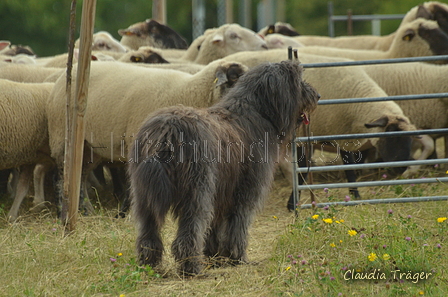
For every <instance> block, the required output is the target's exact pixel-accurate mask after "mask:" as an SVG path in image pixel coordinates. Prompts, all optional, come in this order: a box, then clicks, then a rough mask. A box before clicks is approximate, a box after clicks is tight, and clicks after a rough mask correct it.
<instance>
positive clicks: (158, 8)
mask: <svg viewBox="0 0 448 297" xmlns="http://www.w3.org/2000/svg"><path fill="white" fill-rule="evenodd" d="M152 18H153V19H154V20H156V21H158V22H159V23H161V24H166V2H165V0H153V1H152Z"/></svg>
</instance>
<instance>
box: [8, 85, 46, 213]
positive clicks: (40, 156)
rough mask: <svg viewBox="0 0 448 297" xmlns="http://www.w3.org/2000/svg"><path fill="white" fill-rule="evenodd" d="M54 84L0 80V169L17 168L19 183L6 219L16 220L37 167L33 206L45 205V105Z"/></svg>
mask: <svg viewBox="0 0 448 297" xmlns="http://www.w3.org/2000/svg"><path fill="white" fill-rule="evenodd" d="M53 85H54V84H53V83H38V84H29V83H18V82H13V81H10V80H4V79H1V80H0V89H1V90H2V91H1V92H0V103H1V106H2V108H0V170H3V169H8V168H20V176H19V182H18V186H17V191H16V193H15V197H14V202H13V205H12V207H11V209H10V211H9V213H8V219H9V220H10V221H14V220H16V219H17V216H18V211H19V207H20V204H21V203H22V200H23V198H24V197H25V195H26V194H27V192H28V188H29V184H30V182H31V178H32V176H33V169H34V167H35V165H36V164H41V166H39V168H37V169H36V170H37V172H36V174H35V180H34V186H35V196H34V205H35V206H37V207H39V206H40V207H41V206H42V203H43V202H44V198H45V197H44V195H43V186H44V185H43V177H44V176H45V172H46V171H47V170H49V169H50V168H51V167H52V165H53V161H52V159H51V158H50V151H49V146H48V130H47V118H46V114H45V106H46V103H47V100H48V96H49V94H50V91H51V90H52V88H53Z"/></svg>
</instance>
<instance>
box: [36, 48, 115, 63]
mask: <svg viewBox="0 0 448 297" xmlns="http://www.w3.org/2000/svg"><path fill="white" fill-rule="evenodd" d="M78 55H79V50H78V49H74V52H73V63H76V62H77V61H78ZM122 56H123V53H116V52H112V51H107V52H104V51H94V52H92V61H116V59H119V58H121V57H122ZM115 57H116V58H115ZM67 61H68V53H64V54H59V55H56V56H53V57H46V58H40V59H38V60H37V65H40V66H43V67H56V68H57V67H59V68H66V67H67Z"/></svg>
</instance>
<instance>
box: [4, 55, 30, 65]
mask: <svg viewBox="0 0 448 297" xmlns="http://www.w3.org/2000/svg"><path fill="white" fill-rule="evenodd" d="M0 61H1V62H6V63H13V64H36V56H29V55H27V54H17V55H15V56H8V55H0Z"/></svg>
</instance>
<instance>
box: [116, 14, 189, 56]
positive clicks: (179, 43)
mask: <svg viewBox="0 0 448 297" xmlns="http://www.w3.org/2000/svg"><path fill="white" fill-rule="evenodd" d="M118 34H120V35H121V36H122V37H121V40H120V43H121V44H122V45H124V46H126V47H128V48H130V49H133V50H136V49H138V48H139V47H140V46H144V45H149V46H154V47H158V48H178V49H186V48H188V43H187V41H186V40H185V38H183V37H182V36H180V35H179V34H178V33H177V32H176V31H174V30H173V29H172V28H170V27H168V26H166V25H163V24H160V23H159V22H157V21H155V20H153V19H147V20H146V21H144V22H139V23H136V24H133V25H131V26H129V27H128V28H127V29H120V30H118Z"/></svg>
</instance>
